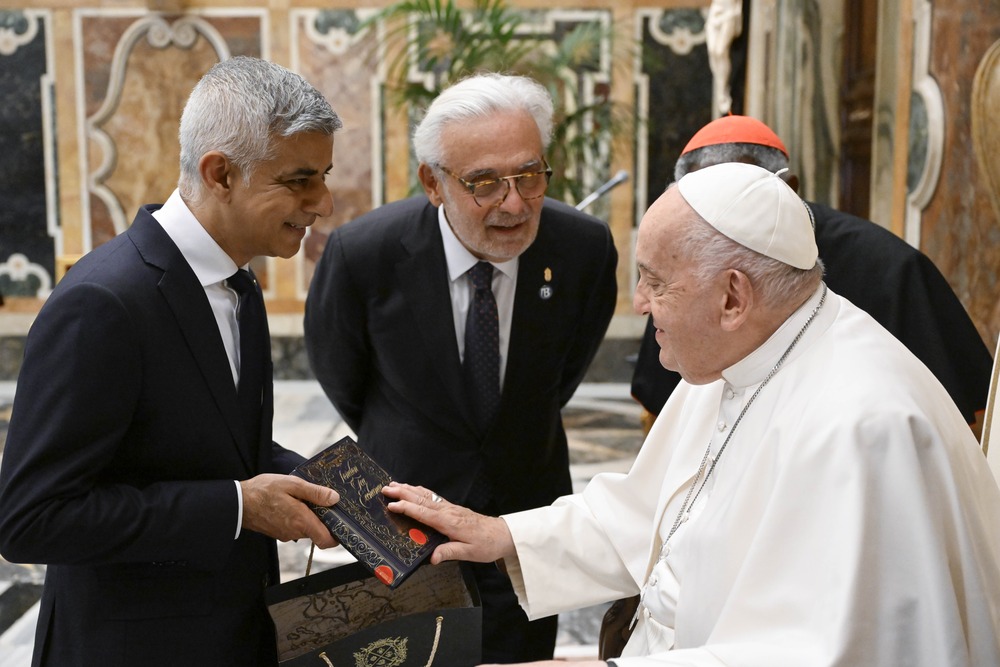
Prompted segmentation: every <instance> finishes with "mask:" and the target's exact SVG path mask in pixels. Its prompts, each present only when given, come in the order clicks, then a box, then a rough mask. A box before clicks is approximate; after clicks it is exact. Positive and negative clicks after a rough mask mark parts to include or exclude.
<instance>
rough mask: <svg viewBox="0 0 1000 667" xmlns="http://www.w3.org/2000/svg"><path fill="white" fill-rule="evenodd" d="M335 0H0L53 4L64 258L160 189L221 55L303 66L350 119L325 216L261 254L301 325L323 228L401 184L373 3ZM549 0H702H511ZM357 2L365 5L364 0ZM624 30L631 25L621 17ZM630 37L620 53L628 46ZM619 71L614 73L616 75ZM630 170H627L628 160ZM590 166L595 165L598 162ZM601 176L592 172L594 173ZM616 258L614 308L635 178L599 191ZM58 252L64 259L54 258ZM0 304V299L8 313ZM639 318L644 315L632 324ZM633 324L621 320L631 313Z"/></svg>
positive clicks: (169, 181)
mask: <svg viewBox="0 0 1000 667" xmlns="http://www.w3.org/2000/svg"><path fill="white" fill-rule="evenodd" d="M386 4H388V3H387V2H385V0H382V1H379V2H376V3H359V2H356V1H355V2H347V1H344V0H336V1H334V2H328V3H324V4H323V8H322V9H321V8H318V7H315V6H310V5H308V4H306V3H303V2H298V1H297V0H267V1H265V2H249V3H248V2H236V1H235V0H220V1H219V2H212V3H206V2H201V1H196V2H184V1H183V0H153V1H152V2H147V3H139V2H134V1H132V0H119V1H116V2H113V3H103V2H102V3H97V4H94V5H82V4H79V3H76V2H71V1H70V0H48V1H45V0H42V1H38V0H30V1H27V2H23V1H22V2H18V1H17V0H0V11H3V10H5V9H10V10H23V9H28V8H40V9H44V10H45V11H47V12H49V13H50V25H51V30H52V42H53V46H54V48H53V56H52V61H53V62H52V63H51V65H52V71H53V73H54V89H55V103H54V106H55V127H56V131H55V135H56V137H57V142H56V145H55V148H54V158H55V159H54V166H53V168H52V172H53V173H52V180H53V183H54V184H55V190H56V191H57V192H58V200H57V208H58V220H59V224H58V229H57V230H55V232H54V234H55V237H56V238H55V245H56V246H57V248H58V251H57V252H58V254H59V255H60V256H61V258H62V259H63V260H64V261H65V262H68V263H71V262H72V261H73V257H75V256H78V255H80V254H82V253H85V252H88V251H89V250H91V249H93V248H95V247H97V246H99V245H100V244H101V243H104V242H105V241H107V240H108V239H110V238H112V237H113V236H114V235H116V234H118V233H121V232H122V231H123V230H124V229H126V228H127V226H128V224H130V222H131V220H132V218H133V216H134V215H135V211H136V209H137V208H138V207H139V206H140V205H142V204H144V203H149V202H161V201H163V200H165V199H166V197H167V196H168V195H169V193H170V192H171V190H172V189H173V187H174V185H175V183H176V179H177V156H178V149H177V145H176V132H177V124H178V121H179V116H180V111H181V109H182V107H183V104H184V101H185V99H186V97H187V94H188V92H189V91H190V89H191V87H192V86H193V85H194V83H195V82H196V81H197V80H198V77H199V76H200V75H201V73H203V72H204V71H205V70H206V69H207V68H208V67H210V66H211V64H213V63H214V62H216V61H217V60H219V59H220V58H223V57H226V56H228V55H236V54H249V55H259V56H262V57H265V58H269V59H271V60H274V61H275V62H279V63H281V64H284V65H287V66H289V67H291V68H292V69H294V70H296V71H299V72H300V73H302V74H303V75H304V76H306V78H307V79H309V80H310V81H311V82H312V83H314V84H315V85H316V86H317V87H318V88H319V89H320V90H321V91H322V92H324V94H326V95H327V96H328V98H329V99H330V100H331V102H332V103H333V105H334V107H335V108H336V109H337V111H338V113H340V115H341V116H342V117H343V119H344V121H345V128H344V130H343V131H342V132H341V133H340V134H339V135H338V137H337V139H336V145H335V156H334V161H335V166H334V173H333V175H332V177H331V178H330V179H329V184H330V188H331V191H332V192H333V195H334V201H335V209H336V210H335V213H334V214H333V215H332V216H331V217H330V218H329V219H326V220H322V221H320V223H318V224H317V225H316V227H315V228H314V234H312V235H310V237H309V238H308V239H307V241H306V243H305V246H304V251H303V252H301V253H299V255H297V256H296V257H295V258H293V259H292V260H277V259H266V258H261V259H258V260H255V268H256V270H257V271H258V273H259V274H260V275H261V278H262V282H263V284H264V285H265V293H266V297H267V299H268V310H269V313H271V315H272V316H273V317H280V316H282V315H288V316H289V317H290V318H291V319H290V320H289V322H290V323H289V325H288V328H287V329H283V328H282V327H281V326H280V325H279V326H278V327H277V333H279V334H281V333H288V334H292V335H294V334H295V333H296V323H295V322H293V321H292V320H296V319H300V316H301V312H302V307H303V302H304V298H305V292H306V289H307V287H308V284H309V280H310V278H311V276H312V269H313V266H314V264H315V261H316V259H317V257H318V255H319V252H320V251H321V248H322V244H323V240H324V238H325V234H326V233H327V232H329V230H330V229H332V228H333V227H334V226H336V225H339V224H342V223H343V222H345V221H346V220H349V219H352V218H353V217H355V216H357V215H358V214H360V213H363V212H365V211H367V210H369V209H370V208H372V207H373V206H376V205H378V204H380V203H382V202H384V201H389V200H393V199H397V198H399V197H402V196H405V195H406V194H408V193H409V190H410V186H411V181H412V178H411V174H410V167H411V165H410V158H409V149H408V135H409V130H410V127H409V126H410V118H409V117H408V116H407V115H406V114H405V113H404V112H398V111H394V110H392V109H390V108H387V107H386V105H385V103H384V101H383V99H382V89H381V88H380V84H379V82H380V75H381V72H380V70H379V66H378V65H379V61H378V57H377V56H378V54H377V52H376V50H375V46H374V43H375V35H374V34H372V31H370V30H368V31H359V30H358V29H357V22H358V20H361V19H363V18H364V17H365V16H367V15H368V14H370V13H371V12H372V11H374V9H373V8H372V7H373V5H374V6H376V7H377V6H384V5H386ZM511 4H512V5H514V6H523V7H525V8H532V9H536V10H538V11H539V14H538V16H544V15H545V12H560V11H563V12H577V13H584V14H585V13H586V12H591V13H593V12H604V13H605V14H606V15H608V16H613V18H614V20H615V21H616V22H618V23H619V24H621V25H624V26H629V25H638V21H639V19H638V18H637V17H639V16H640V14H642V13H643V12H649V11H650V10H656V9H663V8H695V9H698V8H700V7H703V6H707V4H708V0H649V1H644V2H638V1H630V2H621V1H619V0H616V1H614V2H611V1H610V0H607V1H597V0H576V1H564V0H556V1H555V2H547V3H534V2H531V0H528V1H526V2H512V3H511ZM359 5H364V8H363V9H358V7H359ZM626 31H628V29H626ZM635 55H636V54H635V52H634V50H631V51H630V50H627V49H623V50H621V51H619V52H616V54H615V56H614V57H616V58H629V59H631V58H634V57H635ZM636 67H637V66H636V62H633V61H631V60H629V61H626V62H615V63H613V64H612V65H611V66H610V67H609V71H608V74H609V78H610V89H611V90H612V94H613V96H614V98H615V100H616V101H617V102H618V103H619V104H622V105H625V107H626V108H629V107H631V106H632V105H633V104H634V98H635V89H636V88H635V87H636V83H635V79H634V78H633V73H634V71H635V70H636ZM611 72H614V73H615V74H614V76H611ZM616 150H617V151H618V152H616V153H615V157H614V159H613V161H612V162H611V163H610V164H601V165H595V168H597V167H599V168H600V169H601V170H603V171H606V172H607V173H608V175H610V173H614V171H616V170H617V169H619V168H625V169H628V170H630V171H632V170H633V169H634V167H635V164H636V162H635V155H634V154H633V152H632V142H630V141H623V142H621V144H620V145H619V147H618V148H617V149H616ZM633 176H635V174H634V173H633ZM594 178H595V179H601V174H600V173H598V172H595V176H594ZM599 183H600V180H596V182H595V183H594V186H595V187H596V185H597V184H599ZM601 207H602V215H605V216H606V217H607V218H608V220H609V223H610V225H611V227H612V231H613V234H614V237H615V240H616V243H617V244H618V246H619V253H620V255H621V257H622V258H623V261H622V262H621V266H620V270H619V271H620V272H619V283H620V295H619V313H620V314H621V315H622V316H624V317H628V314H629V312H630V304H631V288H632V282H633V278H634V276H633V273H634V272H633V270H632V267H631V259H630V258H631V255H632V248H631V246H632V239H633V235H634V227H635V224H636V219H637V216H638V214H639V213H641V212H640V211H637V205H636V197H635V194H634V189H633V188H630V187H623V188H619V189H617V190H616V191H614V192H613V194H612V196H610V197H608V198H607V200H606V201H605V202H602V203H601ZM57 263H58V262H57ZM40 304H41V301H40V299H8V303H7V305H6V306H5V313H10V312H12V311H20V312H24V313H28V314H30V313H32V312H36V311H37V309H38V308H39V307H40ZM3 315H4V313H0V317H3ZM632 328H634V329H635V330H636V333H637V332H638V331H639V329H638V327H632ZM626 329H628V327H626Z"/></svg>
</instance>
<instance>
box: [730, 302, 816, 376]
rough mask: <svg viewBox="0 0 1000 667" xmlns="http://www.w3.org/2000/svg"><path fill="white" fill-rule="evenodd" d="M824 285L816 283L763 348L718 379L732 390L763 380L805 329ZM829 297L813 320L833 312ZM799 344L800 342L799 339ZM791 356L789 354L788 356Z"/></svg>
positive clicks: (738, 362)
mask: <svg viewBox="0 0 1000 667" xmlns="http://www.w3.org/2000/svg"><path fill="white" fill-rule="evenodd" d="M824 289H825V286H824V285H822V284H820V286H819V288H817V290H816V291H815V292H813V295H812V296H811V297H809V298H808V299H807V300H806V302H805V303H803V304H802V305H801V306H799V308H798V310H796V311H795V312H794V313H792V314H791V315H790V316H789V318H788V319H787V320H785V321H784V323H782V325H781V326H780V327H778V330H777V331H775V332H774V333H773V334H771V337H770V338H768V339H767V340H766V341H764V343H763V345H761V346H760V347H758V348H757V349H756V350H754V351H753V352H751V353H750V354H748V355H747V356H745V357H744V358H743V359H741V360H740V361H737V362H736V363H735V364H733V365H732V366H730V367H729V368H727V369H726V370H724V371H722V378H723V379H724V380H725V381H726V382H728V383H729V384H730V385H732V386H733V387H738V388H739V387H749V386H752V385H755V384H759V383H760V382H763V381H764V378H765V377H767V374H768V373H770V372H771V369H772V368H774V366H775V365H776V364H777V363H778V360H779V359H781V355H783V354H784V353H785V350H787V349H788V348H789V346H790V345H791V344H792V341H794V340H795V337H796V336H798V335H799V332H800V331H802V328H803V327H804V326H805V324H806V322H807V321H808V320H809V318H810V316H812V314H813V311H814V310H816V307H817V306H818V305H819V303H820V299H822V298H823V290H824ZM831 298H832V294H829V295H827V299H826V303H825V307H824V308H823V309H821V311H820V313H817V317H818V316H819V315H820V314H822V311H824V310H825V311H828V312H830V313H831V314H832V313H833V312H834V311H835V310H836V309H835V308H834V307H833V306H832V304H830V300H831ZM810 327H811V328H812V327H815V328H816V329H821V328H823V329H825V328H826V327H825V326H824V325H821V324H819V323H817V322H815V321H814V322H813V323H812V325H810ZM799 343H802V341H801V340H800V341H799ZM796 347H797V348H799V349H797V350H795V352H799V351H801V349H802V348H801V347H800V346H798V345H797V346H796ZM790 356H792V355H790ZM789 361H790V359H785V362H784V363H788V362H789Z"/></svg>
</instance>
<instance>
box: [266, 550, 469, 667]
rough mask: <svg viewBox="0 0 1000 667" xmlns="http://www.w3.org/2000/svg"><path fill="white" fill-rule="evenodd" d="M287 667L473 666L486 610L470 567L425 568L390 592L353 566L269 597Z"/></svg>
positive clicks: (293, 583)
mask: <svg viewBox="0 0 1000 667" xmlns="http://www.w3.org/2000/svg"><path fill="white" fill-rule="evenodd" d="M265 599H266V602H267V607H268V611H269V612H270V614H271V618H272V619H273V621H274V626H275V633H276V638H277V644H278V663H279V664H280V665H281V666H282V667H299V666H309V667H431V666H432V665H435V666H437V667H472V666H474V665H478V664H479V663H480V659H481V655H482V610H481V608H480V600H479V593H478V591H477V589H476V585H475V582H474V580H473V578H472V574H471V572H469V571H468V569H467V566H464V565H461V564H459V563H455V562H447V563H442V564H441V565H435V566H431V565H426V566H424V567H420V568H418V569H417V570H416V571H415V572H414V573H413V574H412V575H411V576H410V578H409V579H407V580H406V581H405V582H404V583H403V584H401V585H400V586H399V587H397V588H395V589H392V588H388V587H386V586H385V585H384V584H383V583H381V582H380V581H379V580H378V579H376V578H375V577H374V576H372V574H371V573H370V572H369V571H368V570H367V569H366V568H365V567H364V566H362V565H360V564H358V563H352V564H351V565H345V566H342V567H338V568H335V569H332V570H327V571H326V572H320V573H318V574H313V575H311V576H306V577H303V578H301V579H296V580H293V581H289V582H287V583H284V584H281V585H278V586H272V587H270V588H269V589H267V591H266V592H265Z"/></svg>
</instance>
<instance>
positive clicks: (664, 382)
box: [632, 202, 993, 424]
mask: <svg viewBox="0 0 1000 667" xmlns="http://www.w3.org/2000/svg"><path fill="white" fill-rule="evenodd" d="M809 207H810V208H811V209H812V211H813V217H814V218H815V221H816V245H817V246H818V247H819V256H820V259H822V260H823V264H824V265H825V266H826V275H825V276H824V280H825V281H826V284H827V285H829V286H830V289H832V290H833V291H834V292H836V293H837V294H839V295H841V296H843V297H845V298H846V299H847V300H849V301H850V302H851V303H853V304H854V305H856V306H858V307H859V308H861V309H862V310H864V311H866V312H867V313H868V314H869V315H871V316H872V317H874V318H875V319H876V320H877V321H878V323H879V324H881V325H882V326H883V327H885V328H886V329H887V330H888V331H889V332H890V333H892V334H893V335H894V336H895V337H896V338H898V339H899V341H900V342H902V343H903V344H904V345H906V347H907V348H909V350H910V351H911V352H913V354H914V355H916V356H917V358H919V359H920V360H921V361H923V362H924V364H925V365H926V366H927V367H928V368H929V369H930V370H931V372H932V373H934V375H935V376H936V377H937V379H938V380H939V381H940V382H941V384H943V385H944V387H945V389H947V390H948V393H949V394H950V395H951V397H952V399H953V400H954V401H955V404H956V405H957V406H958V409H959V410H960V411H961V412H962V415H964V416H965V418H966V420H967V421H968V422H969V423H970V424H971V423H973V422H975V413H976V411H977V410H982V409H983V408H984V407H985V405H986V394H987V392H988V390H989V385H990V375H991V373H992V369H993V359H992V357H991V355H990V351H989V349H988V348H987V347H986V344H985V343H984V342H983V339H982V337H981V336H980V335H979V332H978V331H977V330H976V326H975V325H974V324H973V323H972V320H971V319H970V318H969V314H968V313H967V312H966V311H965V308H964V307H963V306H962V303H961V302H960V301H959V300H958V297H957V296H955V292H953V291H952V289H951V287H950V286H949V285H948V281H947V280H945V278H944V276H942V275H941V272H940V271H938V269H937V267H936V266H934V263H933V262H931V260H930V259H928V258H927V256H926V255H924V254H923V253H922V252H920V251H919V250H917V249H915V248H913V247H912V246H910V245H909V244H907V243H906V242H905V241H903V240H902V239H900V238H899V237H898V236H896V235H895V234H893V233H892V232H890V231H888V230H886V229H884V228H882V227H879V226H878V225H876V224H875V223H873V222H871V221H869V220H864V219H863V218H859V217H857V216H853V215H850V214H848V213H843V212H842V211H838V210H836V209H832V208H830V207H828V206H823V205H822V204H815V203H813V202H809ZM659 354H660V346H659V345H658V344H657V343H656V339H655V338H654V329H653V327H652V325H651V323H647V326H646V332H645V336H644V337H643V340H642V344H641V346H640V349H639V356H638V358H637V360H636V367H635V372H634V374H633V376H632V395H633V396H634V397H635V398H636V400H638V401H639V402H640V403H641V404H642V405H643V407H645V408H646V409H647V410H648V411H650V412H651V413H653V414H659V412H660V409H661V408H662V407H663V404H664V403H666V401H667V398H668V397H669V396H670V393H671V392H672V391H673V390H674V387H676V386H677V383H678V382H680V376H679V375H678V374H677V373H674V372H673V371H668V370H666V369H665V368H663V366H662V365H660V361H659Z"/></svg>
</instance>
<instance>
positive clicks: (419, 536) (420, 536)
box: [410, 528, 427, 545]
mask: <svg viewBox="0 0 1000 667" xmlns="http://www.w3.org/2000/svg"><path fill="white" fill-rule="evenodd" d="M410 539H411V540H413V541H414V542H416V543H417V544H420V545H423V544H427V536H426V535H424V531H422V530H418V529H416V528H410Z"/></svg>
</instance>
